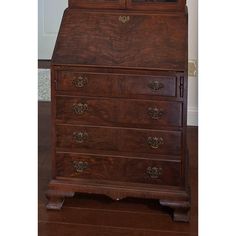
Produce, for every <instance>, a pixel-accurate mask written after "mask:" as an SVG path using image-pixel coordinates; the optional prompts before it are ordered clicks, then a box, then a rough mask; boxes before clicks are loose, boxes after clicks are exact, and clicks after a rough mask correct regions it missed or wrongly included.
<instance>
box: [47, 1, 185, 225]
mask: <svg viewBox="0 0 236 236" xmlns="http://www.w3.org/2000/svg"><path fill="white" fill-rule="evenodd" d="M76 4H79V5H77V6H76ZM96 5H97V7H96ZM93 7H96V9H91V8H93ZM103 8H106V9H103ZM111 8H114V9H111ZM120 8H124V9H122V10H121V9H120ZM108 9H109V10H108ZM157 9H158V10H157ZM172 10H173V11H172ZM187 34H188V18H187V11H185V1H184V0H179V1H177V2H175V1H172V0H168V1H164V0H160V1H159V0H157V1H149V0H144V1H143V0H132V2H131V1H128V0H126V1H118V0H117V1H116V0H114V1H112V0H109V1H108V0H107V1H106V0H101V1H99V2H98V1H96V2H95V1H93V0H89V1H84V0H77V1H75V0H71V1H70V2H69V8H68V9H67V10H66V11H65V13H64V16H63V19H62V24H61V27H60V32H59V34H58V38H57V41H56V46H55V50H54V53H53V58H52V67H51V68H52V80H51V81H52V179H51V181H50V183H49V186H48V192H47V198H48V206H47V207H48V209H60V208H61V207H62V204H63V202H64V199H65V198H66V197H67V196H69V197H71V196H73V194H74V193H75V192H78V193H93V194H105V195H107V196H109V197H110V198H112V199H123V198H126V197H136V198H151V199H156V200H158V199H159V200H160V203H161V204H162V205H163V206H167V207H169V208H171V209H172V210H173V219H174V220H176V221H185V222H189V209H190V189H189V187H188V175H189V173H188V162H189V157H188V155H187V154H188V151H187V143H186V124H187V80H188V78H187V61H188V46H187V40H188V35H187ZM84 72H86V73H88V77H86V75H81V74H80V73H84ZM101 74H103V75H105V76H104V77H102V75H101ZM156 76H157V77H156ZM172 76H173V77H172ZM154 77H155V79H156V80H158V81H155V83H154V84H153V85H152V86H151V88H152V87H153V88H155V87H158V86H159V85H160V81H159V80H162V88H164V87H165V90H164V89H163V90H162V92H163V94H161V93H160V94H151V93H150V86H147V81H148V80H149V79H153V78H154ZM171 78H172V81H171V80H170V79H171ZM91 81H92V82H93V84H92V85H91ZM152 82H153V81H152ZM71 84H73V85H74V86H75V87H76V89H74V88H72V87H71ZM96 84H97V86H96ZM88 85H90V87H88ZM163 85H164V87H163ZM147 87H149V90H148V88H147ZM86 89H87V90H86ZM99 89H101V90H100V91H99ZM154 90H155V89H154ZM157 90H160V89H157ZM83 91H84V94H83ZM160 91H161V90H160ZM80 92H81V93H80ZM71 105H72V108H73V110H74V112H75V113H76V115H79V116H80V117H82V118H80V119H77V118H78V116H77V118H73V114H71V110H70V109H71ZM157 105H158V106H159V107H161V109H162V110H164V109H165V112H166V111H167V112H166V113H165V112H163V113H162V114H161V113H160V111H161V110H160V109H159V108H158V107H156V106H157ZM146 106H151V107H149V108H148V111H149V112H148V116H149V118H151V119H153V118H156V116H159V117H158V123H157V122H156V119H155V122H154V121H150V122H148V121H147V120H148V119H147V109H146ZM152 106H155V107H152ZM143 109H145V111H146V113H144V110H143ZM150 109H151V110H150ZM158 109H159V110H158ZM150 111H151V113H150ZM95 114H96V115H95ZM144 114H146V115H144ZM150 114H151V117H150ZM162 117H163V120H162V119H161V118H162ZM75 124H76V125H75ZM78 124H79V125H78ZM80 158H82V159H83V160H80ZM71 162H72V164H73V168H74V169H75V171H76V172H77V173H79V174H80V175H82V174H83V175H84V176H82V178H80V177H79V178H76V177H74V176H71V175H73V174H71V173H72V169H71V165H70V164H71ZM89 163H90V165H92V167H93V169H91V171H90V169H89V168H88V166H89ZM91 163H92V164H91ZM157 164H158V165H159V167H158V166H157ZM147 165H148V167H147ZM144 167H145V168H146V174H148V175H149V176H150V177H151V178H160V180H161V177H160V176H161V175H163V184H161V183H159V184H158V183H156V184H155V183H154V182H152V183H150V181H149V182H146V180H147V179H146V176H145V174H144V175H141V174H139V173H140V172H143V168H144ZM87 168H88V169H87ZM129 170H131V172H132V173H133V174H132V175H129ZM86 171H90V172H86ZM162 171H165V173H167V174H166V175H165V174H164V173H162ZM81 173H82V174H81ZM119 174H122V175H121V176H120V175H119ZM60 175H61V176H60ZM173 175H174V177H173ZM109 176H110V177H109ZM157 176H158V177H157ZM90 177H91V178H90ZM153 181H154V180H153Z"/></svg>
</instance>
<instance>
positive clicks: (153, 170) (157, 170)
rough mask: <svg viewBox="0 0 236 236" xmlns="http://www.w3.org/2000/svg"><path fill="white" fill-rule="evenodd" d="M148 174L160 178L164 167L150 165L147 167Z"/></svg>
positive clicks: (153, 177)
mask: <svg viewBox="0 0 236 236" xmlns="http://www.w3.org/2000/svg"><path fill="white" fill-rule="evenodd" d="M147 174H148V175H149V177H150V178H152V179H159V178H160V176H161V175H162V168H161V167H156V166H153V167H151V166H149V167H148V168H147Z"/></svg>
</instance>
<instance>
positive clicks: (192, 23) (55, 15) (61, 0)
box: [38, 0, 198, 125]
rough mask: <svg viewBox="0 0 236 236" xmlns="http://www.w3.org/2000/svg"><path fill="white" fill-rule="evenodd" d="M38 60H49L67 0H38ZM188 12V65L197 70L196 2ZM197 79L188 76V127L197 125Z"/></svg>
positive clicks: (190, 6)
mask: <svg viewBox="0 0 236 236" xmlns="http://www.w3.org/2000/svg"><path fill="white" fill-rule="evenodd" d="M38 1H39V2H38V4H39V7H38V10H39V13H38V14H39V15H38V18H39V20H38V58H39V59H50V58H51V56H52V52H53V49H54V45H55V41H56V37H57V33H58V29H59V26H60V22H61V18H62V14H63V11H64V9H65V8H66V7H67V6H68V0H38ZM187 4H188V10H189V65H190V68H193V70H195V69H197V68H196V65H197V59H198V53H197V52H198V41H197V40H198V28H197V27H198V12H197V9H198V1H197V0H187ZM197 88H198V79H197V71H196V73H193V71H190V74H189V95H188V125H197V124H198V119H197V118H198V91H197Z"/></svg>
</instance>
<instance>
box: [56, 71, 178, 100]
mask: <svg viewBox="0 0 236 236" xmlns="http://www.w3.org/2000/svg"><path fill="white" fill-rule="evenodd" d="M176 83H177V78H176V76H173V75H172V76H150V75H125V74H102V73H96V74H94V73H84V72H74V71H61V72H60V73H59V77H58V80H57V90H59V91H78V93H79V94H80V95H92V96H94V95H96V96H118V97H125V96H129V95H149V96H169V97H175V96H176Z"/></svg>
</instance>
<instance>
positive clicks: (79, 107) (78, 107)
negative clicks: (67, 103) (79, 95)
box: [72, 103, 88, 115]
mask: <svg viewBox="0 0 236 236" xmlns="http://www.w3.org/2000/svg"><path fill="white" fill-rule="evenodd" d="M72 109H73V111H74V113H75V114H76V115H83V114H84V113H85V112H86V111H87V110H88V104H86V103H75V104H73V105H72Z"/></svg>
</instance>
